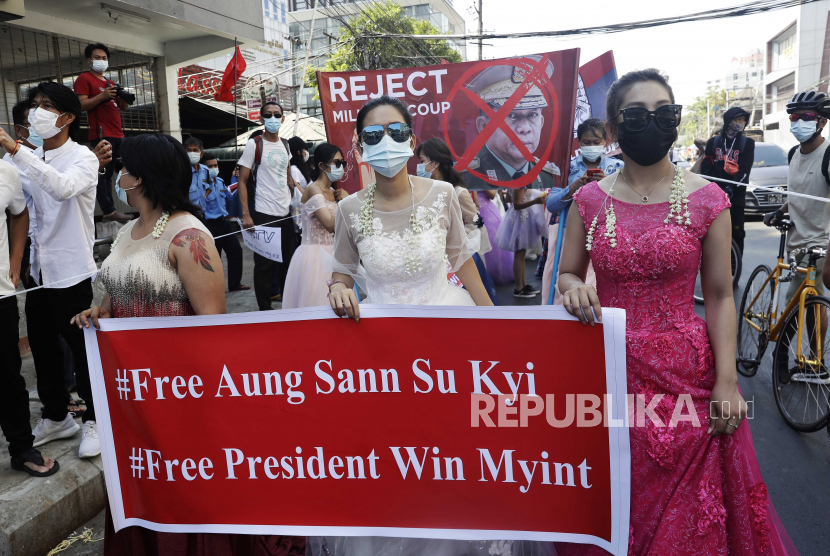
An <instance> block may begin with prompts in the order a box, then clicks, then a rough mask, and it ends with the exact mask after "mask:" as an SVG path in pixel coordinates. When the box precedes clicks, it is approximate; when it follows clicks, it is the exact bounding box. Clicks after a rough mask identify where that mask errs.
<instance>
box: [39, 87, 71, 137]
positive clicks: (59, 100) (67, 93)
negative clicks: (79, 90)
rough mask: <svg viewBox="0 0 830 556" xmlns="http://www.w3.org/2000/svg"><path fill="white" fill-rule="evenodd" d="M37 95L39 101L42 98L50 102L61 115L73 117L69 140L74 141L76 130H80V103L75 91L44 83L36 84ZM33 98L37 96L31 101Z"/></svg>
mask: <svg viewBox="0 0 830 556" xmlns="http://www.w3.org/2000/svg"><path fill="white" fill-rule="evenodd" d="M37 94H38V95H40V96H41V100H43V99H42V97H46V98H48V99H49V100H50V101H52V104H53V105H54V106H55V108H57V109H58V110H59V111H60V112H61V113H64V112H66V113H68V114H72V115H74V116H75V119H74V120H72V123H71V124H69V138H70V139H74V138H75V136H76V135H77V134H78V130H79V129H81V101H80V100H78V95H76V94H75V91H73V90H72V89H70V88H69V87H67V86H66V85H62V84H60V83H55V82H54V81H44V82H43V83H38V86H37ZM35 96H37V95H34V96H32V100H33V101H34V98H35Z"/></svg>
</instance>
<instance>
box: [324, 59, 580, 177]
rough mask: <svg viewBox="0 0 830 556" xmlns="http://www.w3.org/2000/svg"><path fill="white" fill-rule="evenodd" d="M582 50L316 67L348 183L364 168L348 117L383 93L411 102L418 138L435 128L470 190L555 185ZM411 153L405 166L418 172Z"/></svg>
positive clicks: (566, 158) (568, 141) (562, 165)
mask: <svg viewBox="0 0 830 556" xmlns="http://www.w3.org/2000/svg"><path fill="white" fill-rule="evenodd" d="M578 67H579V49H571V50H562V51H559V52H547V53H544V54H533V55H526V56H517V57H513V58H502V59H495V60H484V61H474V62H464V63H460V64H440V65H435V66H423V67H411V68H394V69H386V70H374V71H356V72H336V73H328V72H318V73H317V83H318V86H319V93H320V98H321V101H322V106H323V117H324V119H325V123H326V134H327V136H328V141H329V142H330V143H333V144H335V145H337V146H338V147H340V148H341V149H342V150H343V153H344V155H345V157H346V160H347V173H346V175H345V176H344V178H343V179H342V180H340V185H341V186H342V187H343V188H344V189H346V190H347V191H350V192H354V191H357V190H358V189H360V188H361V187H364V186H365V185H367V184H368V183H367V180H369V179H371V177H370V169H368V167H367V165H366V164H362V167H361V160H360V156H359V153H358V152H357V149H356V147H357V134H356V128H355V121H356V119H357V112H358V110H360V107H361V106H363V105H364V104H365V103H366V102H367V101H369V100H370V99H373V98H377V97H378V96H380V95H383V94H387V95H390V96H394V97H398V98H400V99H401V100H403V101H404V103H406V104H407V106H408V107H409V111H410V113H411V114H412V117H413V130H414V133H415V137H416V139H417V141H418V142H423V141H425V140H427V139H430V138H432V137H440V138H442V139H444V140H445V141H446V142H447V144H448V145H449V147H450V149H451V151H452V152H453V156H454V158H455V160H456V163H455V168H456V169H457V170H459V171H460V172H461V173H462V175H463V176H464V179H465V181H466V182H467V185H468V187H469V188H470V189H492V188H497V187H509V188H519V187H524V186H530V187H531V188H535V189H546V188H549V187H562V186H564V185H566V184H567V173H568V170H569V166H570V156H571V149H572V141H573V126H574V115H575V114H574V112H575V107H576V92H577V80H578ZM416 164H417V160H416V159H415V158H414V157H413V158H412V160H411V161H410V163H409V171H410V173H412V174H415V165H416Z"/></svg>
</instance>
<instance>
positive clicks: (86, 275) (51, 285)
mask: <svg viewBox="0 0 830 556" xmlns="http://www.w3.org/2000/svg"><path fill="white" fill-rule="evenodd" d="M289 218H293V216H291V215H288V216H283V217H282V218H277V219H276V220H272V221H271V222H266V223H264V224H257V225H255V226H252V227H250V228H243V229H241V230H238V231H236V232H231V233H229V234H223V235H221V236H216V237H215V238H213V239H214V240H216V239H219V238H222V237H228V236H232V235H235V234H238V233H241V232H243V231H246V230H253V229H254V228H256V226H267V225H269V224H276V223H277V222H282V221H283V220H287V219H289ZM100 270H101V268H100V267H98V268H97V269H96V270H93V271H90V272H85V273H83V274H77V275H75V276H70V277H69V278H64V279H62V280H58V281H56V282H50V283H49V284H41V285H40V286H35V287H34V288H29V289H27V290H22V291H19V292H14V293H10V294H9V295H3V296H0V299H6V298H7V297H16V296H18V295H23V294H24V293H29V292H33V291H35V290H39V289H42V288H54V287H55V286H56V285H58V284H63V283H64V282H72V281H73V280H77V281H76V282H73V284H72V285H74V284H77V283H78V282H80V281H81V280H85V279H87V278H90V277H92V276H95V275H96V274H98V272H100Z"/></svg>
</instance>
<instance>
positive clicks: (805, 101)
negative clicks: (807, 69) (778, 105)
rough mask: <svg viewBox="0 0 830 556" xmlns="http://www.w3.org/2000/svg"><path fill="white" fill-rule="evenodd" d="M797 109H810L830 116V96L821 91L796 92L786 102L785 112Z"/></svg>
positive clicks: (821, 114)
mask: <svg viewBox="0 0 830 556" xmlns="http://www.w3.org/2000/svg"><path fill="white" fill-rule="evenodd" d="M797 110H812V111H815V112H816V114H818V115H819V116H824V117H825V118H830V97H828V96H827V95H826V94H824V93H822V92H821V91H805V92H801V93H796V94H795V95H794V96H793V98H791V99H790V102H788V103H787V114H793V113H794V112H796V111H797Z"/></svg>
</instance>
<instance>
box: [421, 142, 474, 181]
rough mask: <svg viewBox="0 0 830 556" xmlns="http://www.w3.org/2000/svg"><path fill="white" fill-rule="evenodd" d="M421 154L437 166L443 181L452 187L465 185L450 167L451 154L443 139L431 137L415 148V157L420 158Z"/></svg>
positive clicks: (457, 173)
mask: <svg viewBox="0 0 830 556" xmlns="http://www.w3.org/2000/svg"><path fill="white" fill-rule="evenodd" d="M422 154H423V155H424V156H425V157H427V158H428V159H430V160H431V161H432V162H435V163H437V164H438V169H439V170H441V176H442V177H443V178H444V180H446V181H448V182H450V183H451V184H452V185H454V186H455V185H460V186H464V185H465V183H464V178H462V177H461V174H460V173H459V172H458V170H456V169H455V168H453V166H452V153H450V148H449V147H448V146H447V144H446V143H445V142H444V140H443V139H440V138H438V137H433V138H432V139H427V140H426V141H424V142H423V143H421V144H420V145H418V146H417V147H415V156H421V155H422Z"/></svg>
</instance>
